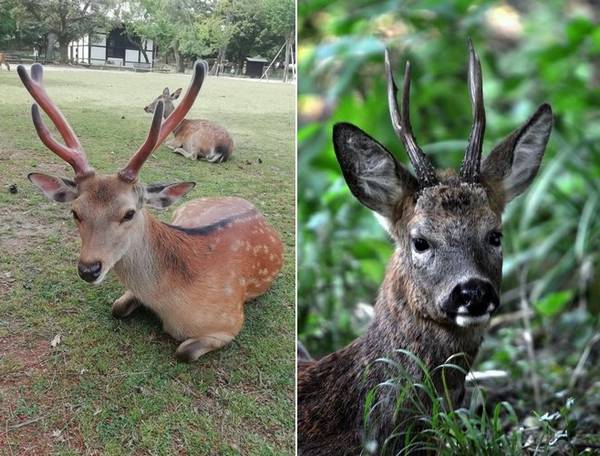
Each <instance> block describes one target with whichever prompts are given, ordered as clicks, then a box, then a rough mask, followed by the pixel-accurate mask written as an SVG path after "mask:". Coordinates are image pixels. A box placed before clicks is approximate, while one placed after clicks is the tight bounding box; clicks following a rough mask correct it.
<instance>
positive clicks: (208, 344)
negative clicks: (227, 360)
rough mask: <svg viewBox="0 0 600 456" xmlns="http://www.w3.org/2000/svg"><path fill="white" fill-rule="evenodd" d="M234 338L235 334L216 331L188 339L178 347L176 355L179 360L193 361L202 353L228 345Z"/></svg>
mask: <svg viewBox="0 0 600 456" xmlns="http://www.w3.org/2000/svg"><path fill="white" fill-rule="evenodd" d="M233 338H234V336H233V335H232V334H227V333H214V334H209V335H206V336H202V337H196V338H192V339H187V340H186V341H184V342H182V343H181V344H180V345H179V347H177V351H176V352H175V357H176V358H177V359H178V360H179V361H183V362H186V363H191V362H193V361H196V360H197V359H198V358H200V357H201V356H202V355H205V354H206V353H208V352H211V351H213V350H216V349H217V348H221V347H223V346H225V345H227V344H228V343H229V342H231V341H232V340H233Z"/></svg>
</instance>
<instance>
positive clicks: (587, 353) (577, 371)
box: [569, 332, 600, 389]
mask: <svg viewBox="0 0 600 456" xmlns="http://www.w3.org/2000/svg"><path fill="white" fill-rule="evenodd" d="M598 341H600V332H597V333H596V334H594V335H592V337H590V340H588V343H587V344H585V348H584V349H583V352H581V356H580V357H579V361H578V362H577V365H576V366H575V369H574V370H573V374H572V375H571V380H569V389H573V388H574V387H575V384H576V383H577V380H578V379H579V377H581V374H582V373H583V366H585V363H586V361H587V359H588V357H589V356H590V352H591V351H592V347H593V346H594V345H595V344H596V342H598Z"/></svg>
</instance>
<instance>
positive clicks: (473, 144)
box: [460, 39, 485, 182]
mask: <svg viewBox="0 0 600 456" xmlns="http://www.w3.org/2000/svg"><path fill="white" fill-rule="evenodd" d="M482 86H483V84H482V77H481V62H480V61H479V57H478V56H477V53H476V52H475V49H474V48H473V43H472V42H471V40H470V39H469V94H470V96H471V109H472V110H473V126H472V127H471V133H470V134H469V143H468V145H467V149H466V151H465V158H464V160H463V163H462V165H461V167H460V178H461V179H462V180H463V181H465V182H477V181H478V180H479V165H480V162H481V151H482V147H483V134H484V132H485V107H484V105H483V87H482Z"/></svg>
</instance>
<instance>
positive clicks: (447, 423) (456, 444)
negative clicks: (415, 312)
mask: <svg viewBox="0 0 600 456" xmlns="http://www.w3.org/2000/svg"><path fill="white" fill-rule="evenodd" d="M395 355H396V357H395V358H394V359H391V358H382V359H379V360H377V361H376V362H378V363H383V364H385V365H386V367H387V368H388V369H389V373H390V377H389V379H388V380H386V381H385V382H384V383H382V384H380V385H378V386H377V387H376V388H374V389H373V390H371V391H370V392H369V393H368V395H367V397H366V399H365V404H364V410H365V412H364V423H365V430H364V433H365V435H366V436H367V440H366V442H365V444H364V450H365V453H366V454H383V455H386V454H390V455H391V454H397V455H410V454H418V453H419V452H420V451H429V452H431V454H436V455H444V456H451V455H456V454H473V455H475V454H476V455H489V456H500V455H514V456H520V455H522V454H523V449H524V448H525V449H526V450H528V451H530V452H532V453H533V454H536V455H541V454H577V453H576V452H575V450H576V445H575V442H574V439H573V438H574V436H575V430H576V427H577V422H576V419H575V415H574V413H573V412H574V409H575V407H574V406H575V400H574V399H573V398H568V399H567V400H566V402H565V404H563V405H561V406H560V408H559V409H558V410H557V411H555V412H553V413H544V414H543V415H540V414H535V416H532V417H531V419H529V420H528V421H527V422H526V423H525V425H524V426H523V427H518V424H519V420H518V417H517V413H516V412H515V410H514V408H513V406H512V405H511V404H510V403H508V402H506V401H502V402H498V403H496V404H495V405H489V404H488V403H487V401H486V396H487V393H486V390H485V388H482V387H480V386H479V385H477V384H475V386H474V387H473V388H472V391H471V400H470V402H469V404H468V406H467V407H459V404H453V403H452V401H451V399H450V396H449V394H448V391H447V390H446V389H445V382H444V378H446V376H448V375H452V371H459V372H461V373H463V374H464V373H465V371H464V370H463V369H462V368H461V367H460V366H458V365H457V364H455V362H456V361H457V360H458V358H459V357H460V355H457V356H454V357H453V358H451V359H449V360H448V361H446V362H445V363H444V364H443V365H441V366H437V367H435V368H433V369H428V368H427V366H426V365H425V363H424V362H423V361H422V360H420V359H419V358H417V357H416V356H415V355H414V354H412V353H411V352H408V351H406V350H396V352H395ZM398 357H405V358H409V359H410V362H411V363H413V362H414V364H415V365H416V366H418V374H417V375H415V374H411V373H410V372H408V371H407V370H406V369H405V368H404V367H403V364H402V363H401V362H400V361H399V360H398ZM436 378H437V379H439V378H441V379H442V381H441V384H442V386H441V387H440V386H438V383H439V382H436ZM390 390H392V391H393V395H394V397H395V404H396V411H397V412H396V413H397V416H403V417H406V418H405V419H404V420H403V421H401V422H398V423H396V425H397V427H396V431H394V432H392V433H391V434H390V436H389V437H388V438H387V439H386V440H385V441H384V442H382V447H381V448H379V447H378V443H377V442H376V441H374V440H369V438H368V436H369V432H370V429H371V427H372V426H374V425H376V419H377V418H376V417H377V408H378V407H379V406H380V405H382V404H381V403H380V402H378V398H379V397H386V398H387V397H389V394H390ZM507 427H510V428H509V430H508V431H507ZM398 443H401V445H402V447H403V448H402V450H401V451H400V452H399V453H393V452H392V451H391V448H393V447H394V446H395V445H397V444H398ZM581 454H586V453H585V452H582V453H581Z"/></svg>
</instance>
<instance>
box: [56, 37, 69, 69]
mask: <svg viewBox="0 0 600 456" xmlns="http://www.w3.org/2000/svg"><path fill="white" fill-rule="evenodd" d="M58 53H59V54H60V63H69V42H68V41H66V40H62V39H61V40H60V41H59V42H58Z"/></svg>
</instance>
